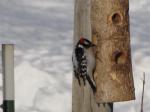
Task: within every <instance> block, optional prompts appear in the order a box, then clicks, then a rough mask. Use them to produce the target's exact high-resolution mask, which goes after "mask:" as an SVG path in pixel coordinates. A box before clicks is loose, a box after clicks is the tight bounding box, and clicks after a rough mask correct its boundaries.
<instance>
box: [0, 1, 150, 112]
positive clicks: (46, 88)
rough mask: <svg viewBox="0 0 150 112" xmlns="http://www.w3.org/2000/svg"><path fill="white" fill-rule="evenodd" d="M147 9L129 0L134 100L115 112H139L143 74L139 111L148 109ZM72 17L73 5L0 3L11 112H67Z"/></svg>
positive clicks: (149, 56) (0, 33)
mask: <svg viewBox="0 0 150 112" xmlns="http://www.w3.org/2000/svg"><path fill="white" fill-rule="evenodd" d="M149 6H150V1H149V0H138V2H137V0H130V31H131V49H132V64H133V73H134V82H135V92H136V100H135V101H130V102H124V103H115V106H114V107H115V109H114V111H115V112H120V111H121V112H137V111H140V98H141V92H142V74H143V72H145V73H146V85H145V99H144V112H148V110H150V106H149V103H150V94H149V87H150V84H149V83H148V82H149V78H150V76H149V73H150V70H149V68H150V65H149V63H150V51H149V47H150V38H149V37H150V34H149V29H150V22H149V20H150V15H149V13H150V7H149ZM73 13H74V2H73V0H11V1H10V0H1V1H0V43H14V44H15V100H16V101H15V106H16V107H15V108H16V112H60V111H61V112H70V111H71V102H72V101H71V100H72V98H71V94H72V93H71V92H72V64H71V53H72V44H73ZM0 52H1V51H0ZM1 72H2V68H0V73H1ZM0 80H1V81H0V86H2V75H0ZM0 90H2V87H0ZM0 96H1V98H2V91H0ZM0 101H2V99H1V100H0Z"/></svg>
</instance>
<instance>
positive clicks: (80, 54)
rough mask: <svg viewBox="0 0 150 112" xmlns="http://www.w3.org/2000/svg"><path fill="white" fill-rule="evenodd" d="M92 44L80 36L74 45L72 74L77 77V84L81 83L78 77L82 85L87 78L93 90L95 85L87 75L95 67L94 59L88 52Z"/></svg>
mask: <svg viewBox="0 0 150 112" xmlns="http://www.w3.org/2000/svg"><path fill="white" fill-rule="evenodd" d="M94 46H95V45H94V44H93V43H92V42H90V41H89V40H87V39H85V38H83V37H81V38H80V40H79V41H78V43H77V44H76V46H75V49H74V53H73V58H72V61H73V69H74V74H75V77H76V78H77V79H78V82H79V85H80V84H81V82H80V79H81V78H82V79H83V82H84V85H85V84H86V80H87V81H88V82H89V84H90V86H91V87H92V89H94V91H95V89H96V87H95V85H94V82H93V81H92V79H91V78H90V76H89V74H91V73H92V72H93V69H94V68H95V60H94V59H93V57H92V56H91V53H90V52H89V49H90V48H91V47H94Z"/></svg>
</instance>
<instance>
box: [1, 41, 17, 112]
mask: <svg viewBox="0 0 150 112" xmlns="http://www.w3.org/2000/svg"><path fill="white" fill-rule="evenodd" d="M2 67H3V97H4V98H3V112H15V109H14V107H15V104H14V45H13V44H2Z"/></svg>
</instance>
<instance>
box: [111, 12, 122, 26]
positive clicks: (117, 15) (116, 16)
mask: <svg viewBox="0 0 150 112" xmlns="http://www.w3.org/2000/svg"><path fill="white" fill-rule="evenodd" d="M111 20H112V23H113V24H115V25H119V24H121V22H122V17H121V14H120V13H118V12H117V13H114V14H113V15H112V17H111Z"/></svg>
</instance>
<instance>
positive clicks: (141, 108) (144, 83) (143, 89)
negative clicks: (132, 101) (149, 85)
mask: <svg viewBox="0 0 150 112" xmlns="http://www.w3.org/2000/svg"><path fill="white" fill-rule="evenodd" d="M144 89H145V72H144V73H143V90H142V99H141V112H143V101H144Z"/></svg>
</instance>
